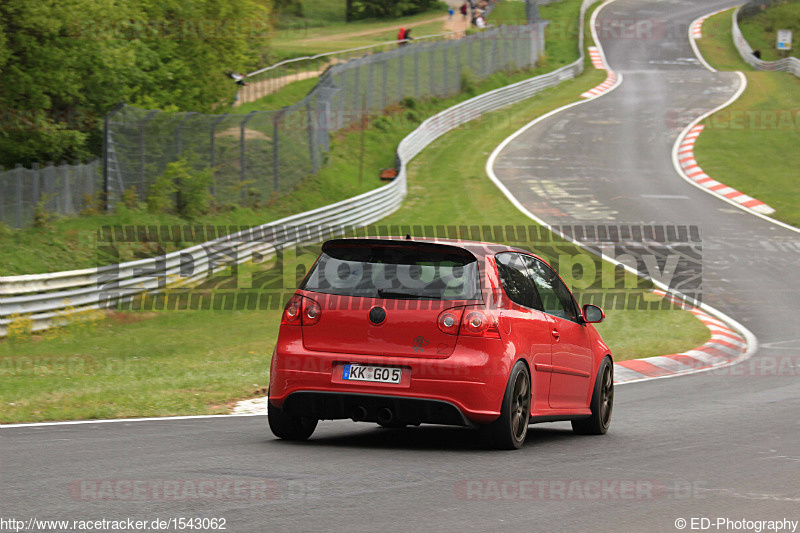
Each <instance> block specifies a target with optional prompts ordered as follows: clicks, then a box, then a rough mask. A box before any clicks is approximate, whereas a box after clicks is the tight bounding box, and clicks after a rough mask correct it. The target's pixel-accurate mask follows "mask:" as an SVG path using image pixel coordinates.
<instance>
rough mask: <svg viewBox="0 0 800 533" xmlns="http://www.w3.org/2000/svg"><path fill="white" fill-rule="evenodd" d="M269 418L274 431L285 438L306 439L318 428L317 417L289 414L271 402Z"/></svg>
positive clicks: (268, 411) (277, 435)
mask: <svg viewBox="0 0 800 533" xmlns="http://www.w3.org/2000/svg"><path fill="white" fill-rule="evenodd" d="M267 419H268V420H269V428H270V429H271V430H272V433H273V434H274V435H275V436H276V437H278V438H281V439H284V440H306V439H308V437H310V436H311V434H312V433H314V430H315V429H316V428H317V419H316V418H308V417H305V416H292V415H287V414H286V413H284V412H283V409H281V408H279V407H275V406H274V405H272V404H269V407H268V410H267Z"/></svg>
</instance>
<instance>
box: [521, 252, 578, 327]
mask: <svg viewBox="0 0 800 533" xmlns="http://www.w3.org/2000/svg"><path fill="white" fill-rule="evenodd" d="M522 257H523V260H524V261H525V264H526V265H527V266H528V270H529V271H530V275H531V278H533V283H534V284H535V285H536V289H537V291H538V293H539V298H541V301H542V305H543V306H544V312H545V313H548V314H550V315H553V316H557V317H559V318H563V319H566V320H571V321H573V322H578V321H579V320H578V317H580V313H579V312H578V306H577V305H576V304H575V300H574V299H573V298H572V294H571V293H570V292H569V289H567V286H566V285H564V282H563V281H561V278H559V277H558V275H557V274H556V273H555V272H554V271H553V269H552V268H550V267H549V266H547V265H546V264H544V263H543V262H541V261H539V260H538V259H535V258H533V257H530V256H527V255H524V256H522Z"/></svg>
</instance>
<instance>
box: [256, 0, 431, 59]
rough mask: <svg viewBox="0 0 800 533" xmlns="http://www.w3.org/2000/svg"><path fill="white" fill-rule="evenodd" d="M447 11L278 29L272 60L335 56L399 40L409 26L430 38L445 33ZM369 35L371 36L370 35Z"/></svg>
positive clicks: (300, 24)
mask: <svg viewBox="0 0 800 533" xmlns="http://www.w3.org/2000/svg"><path fill="white" fill-rule="evenodd" d="M446 16H447V11H438V10H437V11H430V12H427V13H420V14H418V15H412V16H409V17H403V18H399V19H394V20H389V21H387V20H380V21H375V20H369V21H356V22H350V23H347V24H345V23H334V24H327V25H324V26H321V27H314V26H313V25H310V26H307V25H305V24H303V23H302V22H300V23H298V24H296V25H294V26H295V27H290V28H284V29H278V30H277V31H276V32H275V34H273V35H272V36H271V39H270V43H269V47H270V48H269V56H270V60H271V62H273V63H275V62H278V61H280V60H283V59H289V58H293V57H303V56H309V55H315V54H322V53H326V52H336V51H339V50H346V49H349V48H357V47H360V46H369V45H373V44H378V43H382V42H386V41H393V40H395V39H396V37H397V30H398V28H400V27H401V26H404V25H406V24H419V25H418V26H414V27H413V28H412V36H422V35H430V34H436V33H442V32H443V31H444V19H443V18H442V17H446ZM367 32H369V33H367Z"/></svg>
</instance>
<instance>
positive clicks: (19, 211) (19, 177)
mask: <svg viewBox="0 0 800 533" xmlns="http://www.w3.org/2000/svg"><path fill="white" fill-rule="evenodd" d="M14 171H15V172H14V177H15V178H16V180H15V181H16V186H17V194H16V197H17V202H16V204H17V209H16V213H15V214H16V220H15V222H16V226H17V228H21V227H22V172H23V169H22V165H20V164H19V163H18V164H17V168H16V169H14Z"/></svg>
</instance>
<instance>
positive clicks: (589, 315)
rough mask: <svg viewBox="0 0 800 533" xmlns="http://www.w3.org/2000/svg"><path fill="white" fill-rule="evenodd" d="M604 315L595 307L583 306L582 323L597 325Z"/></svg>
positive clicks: (590, 305)
mask: <svg viewBox="0 0 800 533" xmlns="http://www.w3.org/2000/svg"><path fill="white" fill-rule="evenodd" d="M605 317H606V314H605V313H604V312H603V310H602V309H600V308H599V307H597V306H596V305H592V304H586V305H584V306H583V321H584V322H586V323H587V324H597V323H599V322H602V321H603V319H604V318H605Z"/></svg>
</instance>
